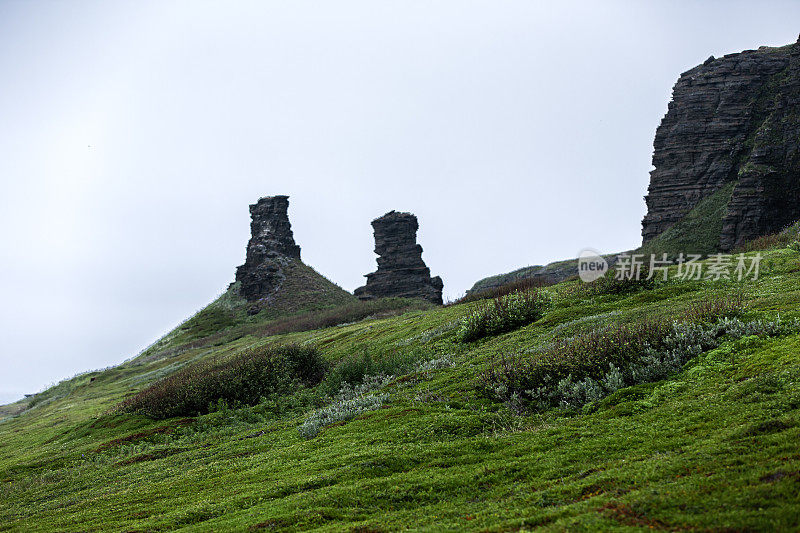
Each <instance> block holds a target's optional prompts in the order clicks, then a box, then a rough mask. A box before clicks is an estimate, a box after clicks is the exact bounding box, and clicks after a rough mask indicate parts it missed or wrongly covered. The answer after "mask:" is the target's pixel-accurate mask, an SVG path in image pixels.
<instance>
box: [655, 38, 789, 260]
mask: <svg viewBox="0 0 800 533" xmlns="http://www.w3.org/2000/svg"><path fill="white" fill-rule="evenodd" d="M653 147H654V153H653V166H654V167H655V170H653V171H652V172H651V177H650V186H649V189H648V194H647V196H646V197H645V201H646V203H647V215H646V216H645V217H644V220H643V221H642V238H643V242H644V243H647V242H648V241H650V240H652V239H653V238H655V237H656V236H658V235H660V234H661V233H662V232H664V231H665V230H666V229H668V228H670V227H671V226H672V225H674V224H676V223H677V222H679V221H680V220H681V219H683V218H684V217H685V216H686V215H687V214H688V213H689V212H690V211H691V210H692V209H693V208H694V207H695V206H697V204H698V203H699V202H700V200H702V199H703V198H706V197H709V196H711V195H712V194H714V193H715V192H717V191H719V190H720V189H721V188H723V187H725V186H726V185H727V184H729V183H733V184H734V185H733V192H732V194H731V198H730V200H729V202H728V204H727V206H726V209H725V211H724V214H723V220H722V231H721V234H720V236H719V245H718V246H719V249H721V250H730V249H732V248H734V247H735V246H737V245H739V244H741V243H743V242H745V241H747V240H749V239H752V238H754V237H756V236H759V235H764V234H767V233H773V232H776V231H778V230H780V229H781V228H783V227H784V226H786V225H788V224H789V223H791V222H793V221H794V220H797V219H798V218H800V41H798V43H797V44H794V45H790V46H785V47H781V48H769V47H761V48H759V49H758V50H747V51H744V52H741V53H738V54H730V55H726V56H724V57H722V58H719V59H715V58H713V57H710V58H709V59H708V60H707V61H706V62H705V63H703V64H702V65H699V66H697V67H695V68H693V69H691V70H689V71H687V72H685V73H683V74H682V75H681V76H680V78H679V79H678V82H677V83H676V84H675V87H674V88H673V92H672V101H671V102H670V103H669V107H668V111H667V114H666V116H665V117H664V119H663V120H662V121H661V125H660V126H659V127H658V130H657V132H656V137H655V142H654V143H653Z"/></svg>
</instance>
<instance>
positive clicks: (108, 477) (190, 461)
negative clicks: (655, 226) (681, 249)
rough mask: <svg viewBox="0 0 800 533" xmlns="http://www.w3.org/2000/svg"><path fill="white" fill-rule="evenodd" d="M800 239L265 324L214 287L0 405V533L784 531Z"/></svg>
mask: <svg viewBox="0 0 800 533" xmlns="http://www.w3.org/2000/svg"><path fill="white" fill-rule="evenodd" d="M794 241H795V239H794V238H793V237H792V238H785V237H775V238H773V239H771V240H770V239H764V240H762V241H760V242H761V243H762V244H763V245H764V248H769V249H767V250H762V251H761V253H762V254H763V256H764V259H763V260H762V275H761V277H760V278H759V279H758V280H755V281H752V280H748V281H746V282H741V283H740V282H737V281H733V280H720V281H714V282H712V281H702V280H701V281H698V280H692V281H682V280H679V279H672V278H671V279H669V280H668V281H662V280H656V281H654V282H648V283H641V284H638V285H636V284H632V283H630V284H627V285H625V286H622V285H620V284H615V283H614V282H611V281H604V282H600V283H599V284H598V285H588V286H587V285H584V284H583V283H582V282H580V281H576V280H570V281H565V282H562V283H558V284H555V285H551V286H547V287H541V286H534V285H535V284H530V285H526V284H525V283H518V285H517V286H515V287H510V288H507V289H503V290H498V291H495V292H493V293H491V294H487V295H484V297H483V298H474V297H471V298H469V299H467V301H464V302H460V303H455V304H452V305H448V306H444V307H432V306H430V305H427V304H420V303H415V302H410V301H400V300H392V301H376V302H369V303H355V302H352V301H344V302H342V303H341V305H337V306H332V307H329V308H327V309H315V308H309V309H303V308H293V309H291V311H290V312H289V311H287V313H284V314H283V315H281V316H272V315H270V314H269V313H261V314H256V315H254V316H250V315H248V314H247V313H246V312H245V307H246V305H245V304H244V303H243V302H240V301H238V300H237V299H236V296H235V294H231V293H226V295H224V296H223V297H222V298H221V299H220V300H218V301H217V302H215V303H214V304H212V305H211V306H209V308H207V309H206V310H204V311H201V312H200V313H199V314H198V315H197V316H196V317H194V318H193V319H191V320H189V321H187V323H186V324H184V325H183V326H182V327H181V328H178V329H177V330H176V331H175V332H173V333H172V334H170V335H168V336H167V337H165V338H164V339H162V340H160V341H159V342H157V343H155V344H154V345H153V346H152V347H150V348H149V349H148V350H145V351H144V352H143V353H141V354H140V355H138V356H137V357H135V358H133V359H131V360H129V361H126V362H125V363H123V364H121V365H119V366H116V367H112V368H108V369H105V370H99V371H95V372H88V373H84V374H81V375H78V376H76V377H74V378H72V379H70V380H67V381H65V382H62V383H59V384H57V385H55V386H54V387H52V388H50V389H48V390H45V391H42V392H41V393H39V394H37V395H35V396H33V397H32V398H27V399H25V400H22V401H20V402H18V403H17V404H13V405H11V406H5V407H3V408H2V411H0V417H5V418H4V420H3V422H2V423H0V529H2V530H18V531H31V530H36V531H91V530H101V529H103V530H105V529H110V530H129V531H155V530H167V529H170V530H171V529H181V528H184V529H187V530H240V531H247V530H250V531H259V530H278V531H296V530H306V529H314V528H317V529H320V530H337V531H341V530H352V531H393V530H397V529H401V528H413V529H431V530H440V529H449V530H459V531H465V530H466V531H472V530H474V531H486V530H489V531H514V530H520V529H532V528H537V527H540V528H542V529H544V530H553V531H561V530H565V529H569V530H573V529H574V530H588V531H593V530H614V529H617V530H638V529H661V530H730V531H746V530H792V529H796V528H797V527H798V526H800V524H799V523H798V516H800V507H799V506H798V503H797V491H798V488H799V487H800V447H799V445H798V442H800V424H799V422H800V331H798V325H797V323H796V319H798V318H800V252H799V251H798V250H797V248H798V247H795V246H792V243H793V242H794ZM747 253H748V254H753V253H755V251H751V252H747Z"/></svg>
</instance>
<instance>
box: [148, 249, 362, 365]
mask: <svg viewBox="0 0 800 533" xmlns="http://www.w3.org/2000/svg"><path fill="white" fill-rule="evenodd" d="M284 274H285V276H286V278H285V279H284V281H283V283H282V285H281V287H280V290H279V291H278V292H277V293H276V294H275V295H274V296H272V297H271V298H270V299H269V300H268V301H267V302H266V303H264V304H263V305H261V307H262V308H261V310H260V312H258V313H257V314H255V315H252V316H250V315H248V313H247V311H248V307H249V306H248V303H247V301H246V300H245V299H244V298H242V297H241V296H239V289H238V284H233V285H232V286H231V287H228V289H227V290H226V291H225V292H224V293H223V294H222V295H221V296H220V297H219V298H217V299H216V300H214V301H213V302H211V303H210V304H209V305H207V306H206V307H204V308H203V309H201V310H200V311H198V312H197V313H196V314H195V315H194V316H192V317H191V318H189V319H188V320H186V322H184V323H183V324H181V325H180V326H178V327H177V328H175V329H174V330H173V331H172V332H170V333H169V334H167V335H166V336H165V337H164V338H162V339H160V340H159V341H158V342H156V343H155V344H154V345H153V346H151V347H150V348H149V349H148V350H147V351H146V352H145V354H152V353H154V352H158V351H162V350H164V349H165V348H175V347H179V346H182V345H185V344H186V343H188V342H190V341H198V340H199V339H203V338H207V337H208V336H209V335H212V334H216V335H217V336H218V337H219V336H222V335H223V334H224V333H225V332H226V331H230V330H234V329H237V327H238V328H243V327H247V326H251V327H252V326H258V325H261V324H265V323H268V322H270V321H273V320H275V319H277V318H280V317H285V316H291V315H297V314H300V313H305V312H310V311H316V310H320V309H328V308H332V307H337V306H342V305H347V304H351V303H354V302H357V301H358V300H357V298H356V297H355V296H353V295H352V294H350V293H349V292H347V291H345V290H344V289H342V288H341V287H339V286H338V285H336V284H334V283H333V282H331V281H329V280H328V279H327V278H325V277H324V276H322V275H321V274H319V273H318V272H317V271H315V270H314V269H313V268H311V267H310V266H308V265H306V264H305V263H302V262H300V261H295V260H292V259H290V260H289V264H288V266H287V267H286V268H285V269H284Z"/></svg>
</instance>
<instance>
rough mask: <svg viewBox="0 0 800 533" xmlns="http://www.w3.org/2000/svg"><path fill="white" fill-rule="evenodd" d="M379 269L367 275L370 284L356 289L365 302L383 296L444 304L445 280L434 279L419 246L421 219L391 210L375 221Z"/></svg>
mask: <svg viewBox="0 0 800 533" xmlns="http://www.w3.org/2000/svg"><path fill="white" fill-rule="evenodd" d="M372 227H373V229H374V231H375V253H376V254H378V256H379V257H378V270H377V271H375V272H373V273H371V274H367V275H366V277H367V284H366V285H365V286H363V287H359V288H358V289H356V290H355V295H356V296H357V297H358V298H360V299H362V300H369V299H373V298H381V297H391V296H395V297H403V298H423V299H425V300H428V301H430V302H433V303H436V304H441V303H442V287H443V283H442V278H440V277H439V276H436V277H433V278H432V277H431V271H430V270H429V269H428V267H427V266H426V265H425V262H424V261H423V260H422V246H420V245H419V244H417V229H419V223H418V222H417V217H416V216H414V215H412V214H411V213H398V212H396V211H391V212H389V213H386V214H385V215H384V216H382V217H380V218H377V219H375V220H373V221H372Z"/></svg>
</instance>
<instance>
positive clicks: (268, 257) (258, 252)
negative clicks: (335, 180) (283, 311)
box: [236, 196, 300, 302]
mask: <svg viewBox="0 0 800 533" xmlns="http://www.w3.org/2000/svg"><path fill="white" fill-rule="evenodd" d="M288 210H289V197H288V196H267V197H265V198H261V199H259V200H258V202H256V203H255V204H252V205H251V206H250V217H251V218H252V221H251V222H250V241H249V242H248V243H247V257H246V259H245V262H244V264H243V265H242V266H240V267H238V268H237V269H236V281H237V282H239V283H240V284H241V285H240V289H239V292H240V294H241V295H242V296H243V297H244V298H245V299H247V300H248V301H251V302H252V301H256V300H260V299H262V298H266V297H268V296H270V295H271V294H273V293H274V292H275V291H276V290H277V289H278V288H280V286H281V283H282V282H283V279H284V277H285V275H284V270H285V268H286V266H287V265H288V263H289V261H291V260H298V261H299V260H300V247H299V246H298V245H297V244H295V242H294V236H293V235H292V225H291V224H290V223H289V215H288Z"/></svg>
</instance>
